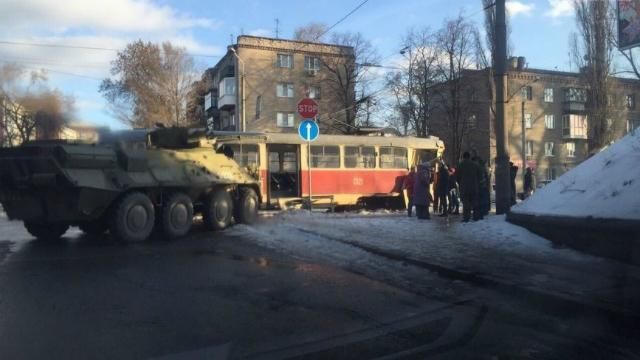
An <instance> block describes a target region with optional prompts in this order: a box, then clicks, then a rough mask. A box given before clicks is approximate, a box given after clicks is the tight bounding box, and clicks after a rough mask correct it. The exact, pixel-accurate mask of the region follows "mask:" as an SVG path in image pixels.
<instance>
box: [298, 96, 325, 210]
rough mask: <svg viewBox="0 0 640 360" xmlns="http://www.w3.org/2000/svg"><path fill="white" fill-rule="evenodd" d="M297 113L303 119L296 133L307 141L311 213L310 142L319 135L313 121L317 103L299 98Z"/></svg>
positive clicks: (316, 112)
mask: <svg viewBox="0 0 640 360" xmlns="http://www.w3.org/2000/svg"><path fill="white" fill-rule="evenodd" d="M298 114H300V116H302V118H303V119H305V120H304V121H302V122H301V123H300V125H299V126H298V135H300V137H301V138H302V139H304V140H306V141H307V182H308V183H309V189H308V190H309V194H308V195H309V214H311V213H312V211H313V204H312V198H311V196H312V195H311V142H312V141H314V140H315V139H317V138H318V136H319V135H320V128H319V127H318V123H316V121H315V120H316V116H317V115H318V103H316V102H315V100H313V99H308V98H306V99H302V100H300V102H299V103H298Z"/></svg>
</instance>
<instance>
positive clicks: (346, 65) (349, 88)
mask: <svg viewBox="0 0 640 360" xmlns="http://www.w3.org/2000/svg"><path fill="white" fill-rule="evenodd" d="M331 43H333V44H336V45H341V46H342V47H341V51H342V52H343V53H342V55H343V56H324V57H323V58H322V66H323V68H324V69H326V70H327V72H328V73H329V76H326V77H324V78H323V82H324V83H325V84H326V85H327V87H328V89H329V90H330V91H332V92H333V93H334V94H335V95H336V96H337V97H338V99H339V100H340V106H341V112H343V113H344V115H345V116H344V119H345V121H344V123H337V122H334V124H332V126H333V127H334V128H335V129H336V130H338V131H340V132H343V133H352V132H353V131H354V130H355V129H356V127H357V124H356V118H357V115H358V112H359V110H360V109H361V108H362V107H363V106H367V103H369V105H370V104H371V101H372V100H373V97H372V95H371V93H370V92H369V81H370V79H369V78H367V76H366V73H367V71H368V70H367V67H368V66H371V65H374V66H375V65H376V64H377V62H378V60H379V56H378V53H377V51H376V49H375V48H374V47H373V46H372V45H371V42H369V41H368V40H367V39H365V38H364V37H363V36H362V34H360V33H334V34H332V35H331ZM356 88H359V89H360V91H361V94H360V98H359V99H356V93H355V89H356ZM329 121H330V120H329Z"/></svg>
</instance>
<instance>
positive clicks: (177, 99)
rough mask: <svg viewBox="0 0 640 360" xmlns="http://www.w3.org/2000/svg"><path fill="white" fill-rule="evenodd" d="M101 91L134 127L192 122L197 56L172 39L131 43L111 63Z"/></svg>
mask: <svg viewBox="0 0 640 360" xmlns="http://www.w3.org/2000/svg"><path fill="white" fill-rule="evenodd" d="M111 75H112V78H108V79H104V80H103V81H102V84H101V85H100V92H101V93H102V94H103V96H104V97H105V98H106V99H107V101H108V102H109V105H110V109H111V111H112V112H113V114H114V115H115V116H116V117H117V118H118V119H120V120H121V121H122V122H124V123H126V124H129V125H131V126H134V127H147V128H149V127H152V126H154V125H155V124H156V123H163V124H166V125H172V126H188V125H190V122H189V121H188V119H187V101H188V95H189V92H190V91H191V85H192V84H193V82H194V81H195V80H196V71H195V66H194V62H193V58H192V57H191V56H189V55H188V54H187V53H186V50H185V49H184V48H181V47H176V46H173V45H172V44H171V43H169V42H164V43H162V44H161V45H158V44H153V43H150V42H147V43H144V42H143V41H142V40H138V41H136V42H133V43H130V44H128V45H127V46H126V48H125V49H124V50H122V51H120V52H119V53H118V56H117V58H116V60H114V61H113V62H112V64H111Z"/></svg>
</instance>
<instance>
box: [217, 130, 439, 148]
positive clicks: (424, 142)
mask: <svg viewBox="0 0 640 360" xmlns="http://www.w3.org/2000/svg"><path fill="white" fill-rule="evenodd" d="M211 136H213V137H214V138H216V142H231V143H243V144H256V143H270V144H306V141H305V140H303V139H302V138H300V136H298V134H285V133H258V132H254V133H242V132H228V131H215V132H213V133H212V134H211ZM311 144H312V145H354V146H358V145H360V146H362V145H365V146H366V145H369V146H375V145H378V146H397V147H415V148H439V147H444V143H443V142H442V140H440V139H439V138H438V137H435V136H429V137H427V138H418V137H414V136H369V135H320V136H319V137H318V139H317V140H315V141H313V142H312V143H311Z"/></svg>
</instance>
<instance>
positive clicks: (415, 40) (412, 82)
mask: <svg viewBox="0 0 640 360" xmlns="http://www.w3.org/2000/svg"><path fill="white" fill-rule="evenodd" d="M402 44H403V45H404V47H403V49H402V51H401V53H402V54H403V56H404V57H405V61H404V65H403V69H402V71H401V72H398V73H395V74H392V75H390V76H388V77H387V84H388V85H389V87H390V88H391V91H392V93H393V94H394V97H395V99H396V103H395V108H396V111H398V112H399V114H400V119H401V120H402V131H403V132H404V133H405V134H407V133H414V134H415V135H416V136H419V137H426V136H427V135H429V130H430V119H431V115H432V112H433V110H434V107H435V101H434V96H435V89H434V86H435V85H436V84H437V83H438V82H439V81H440V78H439V77H438V71H437V70H438V52H437V49H436V35H435V34H434V33H433V32H432V31H431V30H430V29H429V28H424V29H420V30H416V29H411V30H409V31H408V32H407V34H406V35H405V37H404V40H403V42H402Z"/></svg>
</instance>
